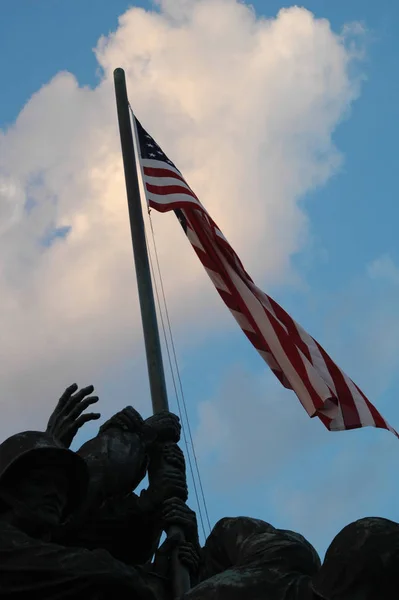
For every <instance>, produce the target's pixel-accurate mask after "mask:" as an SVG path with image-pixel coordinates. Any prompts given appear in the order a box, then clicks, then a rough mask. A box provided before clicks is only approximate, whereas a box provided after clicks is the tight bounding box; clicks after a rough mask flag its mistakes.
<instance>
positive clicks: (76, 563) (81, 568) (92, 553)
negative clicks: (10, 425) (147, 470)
mask: <svg viewBox="0 0 399 600" xmlns="http://www.w3.org/2000/svg"><path fill="white" fill-rule="evenodd" d="M76 389H77V386H71V387H70V388H68V390H66V392H65V393H64V395H63V396H62V398H61V400H60V402H59V404H58V406H57V409H56V411H55V412H54V413H53V415H52V417H51V418H50V421H49V426H48V428H47V431H46V432H45V433H43V432H24V433H20V434H17V435H15V436H12V437H11V438H9V439H8V440H6V441H5V442H3V443H2V444H1V445H0V597H1V598H4V599H7V598H13V599H14V598H28V596H29V598H31V597H32V595H33V596H34V597H37V598H39V597H40V598H43V599H45V598H49V599H50V598H83V597H84V598H93V599H94V598H95V599H97V598H98V599H100V598H101V599H106V598H114V597H119V598H125V597H126V598H127V597H129V598H138V599H141V598H142V599H143V600H147V599H148V600H155V599H159V598H161V597H163V594H164V590H167V589H168V580H167V576H166V571H165V565H164V562H162V560H159V561H158V564H160V565H161V568H162V569H163V570H164V573H163V574H162V573H161V574H159V573H157V571H156V567H157V565H151V566H149V565H146V567H144V566H142V567H139V566H135V567H134V566H131V565H127V564H126V563H124V562H122V561H119V560H117V559H116V558H115V557H114V556H112V554H111V553H110V552H108V551H107V550H106V549H103V548H102V547H101V544H99V543H98V542H97V543H96V544H95V546H96V548H95V549H94V548H93V549H91V550H89V549H86V548H84V547H83V544H80V547H79V545H76V546H71V547H69V546H68V545H67V544H66V543H65V542H63V541H62V538H63V536H64V535H65V537H66V538H68V536H69V537H71V536H72V537H74V535H76V532H77V530H76V524H75V525H74V524H73V523H74V520H75V519H76V518H77V519H78V522H79V523H80V525H83V526H84V524H85V523H84V521H83V522H82V521H81V520H80V519H82V515H85V514H87V512H86V511H87V506H88V504H87V503H88V501H89V507H91V508H93V509H95V508H97V510H98V511H99V512H98V515H99V522H101V518H103V513H102V510H101V508H102V506H103V505H104V499H103V498H102V499H101V501H100V502H98V497H99V494H100V492H99V488H101V493H103V492H104V483H106V477H105V478H101V477H100V478H99V479H100V480H101V481H100V483H101V485H99V484H98V480H97V478H96V477H97V476H98V472H96V469H92V473H90V466H91V467H93V464H94V465H95V466H98V465H97V464H96V462H95V460H94V458H95V457H97V458H98V457H99V455H96V454H95V453H94V455H93V454H92V453H89V454H90V456H89V461H88V464H86V462H85V460H84V458H82V457H81V456H79V455H78V454H75V453H74V452H72V451H71V450H69V449H67V448H66V447H65V446H67V445H69V444H70V443H71V441H72V439H73V436H74V435H75V433H76V432H77V430H78V429H79V427H80V426H82V425H83V424H84V423H85V422H87V421H89V420H91V419H93V418H97V415H96V414H94V415H90V414H88V415H83V414H82V413H83V411H84V410H85V408H87V406H89V405H90V404H92V403H94V402H96V401H97V398H95V397H94V398H90V397H89V398H87V395H88V394H89V393H91V392H92V391H93V388H92V387H91V386H90V387H89V388H85V389H84V390H81V391H80V392H78V393H77V394H75V395H73V392H74V391H76ZM160 420H161V418H159V419H158V420H157V421H156V422H155V425H154V422H153V425H154V426H153V433H152V434H151V435H150V432H151V429H150V431H148V432H147V434H148V436H149V438H154V437H156V435H155V434H156V433H157V432H158V433H159V432H161V431H165V429H166V426H165V420H164V423H163V425H162V426H160V424H159V423H160ZM119 421H120V416H118V418H117V419H116V422H119ZM169 421H173V422H174V423H176V422H177V419H176V417H173V419H169ZM111 424H112V425H113V426H114V425H115V420H114V422H111ZM147 427H149V428H151V422H150V425H148V424H147ZM111 429H116V430H118V428H116V427H105V428H103V430H102V432H100V434H101V436H102V437H103V436H104V435H105V433H106V432H107V431H108V432H110V431H111ZM119 431H120V429H119ZM119 437H120V435H119ZM147 442H148V440H147V441H146V443H147ZM115 444H116V440H115V439H114V442H113V443H111V444H110V445H111V447H113V445H115ZM112 449H115V448H114V447H113V448H112ZM100 454H101V453H100ZM110 455H111V457H112V452H110ZM118 455H119V456H122V458H123V456H124V451H122V452H119V454H118ZM90 458H91V459H92V461H94V463H93V462H92V463H91V464H90ZM113 459H114V460H115V461H116V462H118V461H117V459H116V455H115V456H113ZM141 468H143V467H142V466H141ZM175 475H176V473H175ZM171 479H173V477H171V473H169V487H168V490H167V491H168V492H169V493H172V492H173V493H176V492H179V490H180V489H181V487H182V486H183V487H184V488H185V480H184V479H183V477H182V476H181V477H180V479H179V480H178V481H177V479H178V478H177V477H175V480H176V481H177V483H176V485H175V486H173V485H171V484H170V480H171ZM161 480H162V478H161ZM150 488H151V486H150ZM150 488H149V490H147V494H144V495H143V497H144V498H145V501H143V505H144V506H145V508H148V507H150V508H153V506H152V505H151V502H150V500H151V499H152V496H154V497H155V496H156V495H157V494H156V493H155V492H154V493H152V494H151V493H150ZM155 488H156V491H158V483H157V484H156V486H155ZM111 491H112V492H115V491H119V492H120V491H121V490H115V489H113V490H111ZM93 499H94V500H95V501H94V500H93ZM106 500H108V498H105V504H106ZM150 505H151V506H150ZM127 512H129V511H127ZM170 512H171V511H170V510H169V515H168V510H167V508H164V513H165V514H164V516H163V517H162V516H161V520H162V518H163V521H162V522H163V523H166V522H167V521H168V518H169V519H170ZM105 513H106V515H107V510H105ZM172 513H173V511H172ZM119 514H120V513H119ZM107 516H108V515H107ZM172 520H173V519H172ZM75 523H76V522H75ZM83 528H84V527H83ZM89 529H90V528H89ZM63 530H64V533H63ZM119 533H120V531H118V533H117V535H119ZM104 539H105V543H104V546H106V545H107V543H108V542H109V539H108V538H107V536H105V538H104ZM112 542H113V545H114V548H115V547H117V543H116V542H117V540H116V539H115V538H114V539H113V540H112ZM131 543H133V545H134V536H133V538H132V539H131ZM182 554H183V555H184V549H183V552H182ZM186 554H188V556H189V555H190V552H188V553H187V552H186ZM188 562H190V561H189V559H188Z"/></svg>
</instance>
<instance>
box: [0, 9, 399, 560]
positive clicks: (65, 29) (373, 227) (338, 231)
mask: <svg viewBox="0 0 399 600" xmlns="http://www.w3.org/2000/svg"><path fill="white" fill-rule="evenodd" d="M252 4H253V6H254V8H255V10H256V13H257V15H258V16H261V15H264V16H265V17H275V16H276V14H277V12H278V11H279V10H280V9H281V8H282V7H285V6H289V4H282V3H281V2H276V1H272V0H270V1H268V2H262V1H255V2H253V3H252ZM131 5H134V6H142V7H144V8H146V9H151V10H152V9H153V8H154V7H153V5H152V4H150V3H147V2H138V1H135V2H133V3H132V2H125V1H122V0H114V1H113V2H112V3H111V2H108V1H107V0H85V1H84V2H82V1H81V0H69V2H62V1H61V0H38V1H36V2H32V1H29V0H19V1H18V2H15V1H11V0H3V1H2V6H1V8H2V19H1V21H0V75H1V79H2V93H1V99H0V127H1V128H2V129H4V130H7V128H8V127H10V126H12V124H13V123H14V121H15V120H16V118H17V117H18V114H19V113H20V111H21V109H22V108H23V107H24V106H25V104H26V103H27V102H28V101H29V99H30V98H31V96H32V95H33V94H35V93H36V92H37V91H38V90H39V89H40V88H41V86H43V85H44V84H47V83H48V82H49V80H51V79H52V78H53V77H54V76H55V75H56V74H57V73H59V72H60V71H69V72H70V73H72V74H73V75H74V76H75V77H76V78H77V81H78V83H79V85H80V86H89V87H90V88H95V87H96V86H97V85H98V84H99V82H100V80H101V73H100V71H99V66H98V62H97V60H96V57H95V55H94V53H93V52H92V49H93V48H94V47H95V46H96V45H97V42H98V40H99V38H100V37H101V36H102V35H108V34H109V32H111V31H114V30H116V28H117V27H118V17H119V16H120V15H121V14H122V13H124V12H125V11H126V10H127V9H128V8H129V7H130V6H131ZM303 6H304V7H305V8H307V9H309V10H310V11H312V12H313V13H314V15H315V16H316V17H317V18H324V19H328V20H329V21H330V23H331V27H332V29H333V30H334V31H335V32H339V31H340V30H341V29H342V27H343V26H344V25H345V24H347V23H351V22H354V21H355V22H359V23H362V24H363V26H364V28H365V30H366V31H365V33H364V34H363V38H362V47H363V48H364V56H363V59H362V60H361V61H359V62H358V63H356V64H355V66H354V67H353V68H354V69H355V71H356V72H359V73H361V75H362V77H364V82H363V84H362V86H361V93H360V96H359V98H358V99H357V100H356V101H355V102H354V103H353V105H352V106H351V108H350V110H349V111H348V112H347V114H346V115H345V116H344V118H342V119H341V122H340V123H339V125H338V126H337V128H336V129H335V131H334V133H333V141H334V144H335V145H336V146H337V148H338V149H339V151H340V152H341V153H342V154H343V163H342V165H341V167H340V168H339V169H338V170H337V172H335V173H334V174H333V176H332V177H331V178H329V180H328V181H327V182H326V184H325V185H322V186H320V187H317V188H316V189H312V190H309V191H308V192H307V193H306V194H305V195H304V196H303V197H301V198H300V199H299V204H300V206H301V207H302V210H303V211H304V213H305V214H306V216H307V218H308V221H309V236H308V239H307V241H306V243H305V244H303V245H302V246H301V248H300V250H299V251H297V252H294V253H293V255H292V256H291V259H292V264H293V265H294V267H295V270H296V272H297V274H298V276H299V277H300V279H301V281H302V285H300V286H297V285H292V284H291V283H290V282H284V283H281V284H278V283H276V284H273V285H272V286H271V289H270V288H268V289H267V290H266V291H267V292H269V293H270V292H271V293H272V294H273V295H274V297H275V298H276V299H277V300H278V301H279V302H280V303H281V304H282V305H283V306H284V307H285V308H286V309H287V310H288V311H290V312H291V314H292V315H293V316H294V317H295V318H296V320H298V321H299V322H300V323H301V324H302V325H303V326H304V327H306V329H308V331H310V332H311V333H312V334H313V335H314V336H315V337H316V338H317V339H318V340H319V341H320V342H321V343H322V344H323V345H324V346H325V347H326V349H327V350H329V351H330V352H331V354H332V355H333V357H335V358H336V359H337V362H339V364H340V365H341V366H342V367H344V368H345V370H346V371H347V372H348V373H349V375H350V376H351V377H353V379H354V380H355V381H356V382H357V383H358V384H359V385H360V386H361V387H363V388H364V390H365V391H366V392H367V393H368V394H369V395H370V399H371V400H372V401H373V402H374V403H375V404H376V405H377V407H378V408H379V409H380V410H381V412H382V413H383V415H384V416H385V417H386V418H387V419H388V420H389V421H390V422H391V424H392V425H393V426H396V427H399V409H398V407H397V394H398V391H399V378H398V376H397V368H398V367H399V359H398V351H399V343H398V341H397V336H396V332H398V333H399V326H398V325H399V313H398V309H397V306H398V303H397V300H398V299H399V293H398V280H399V277H398V276H399V271H397V268H396V265H397V264H399V244H398V241H397V220H398V216H399V215H398V210H399V209H398V203H397V201H396V194H397V189H398V185H397V177H396V174H397V166H396V161H397V158H396V155H397V152H396V146H397V143H396V142H397V139H398V127H399V125H398V123H399V118H398V117H399V115H398V112H399V104H398V102H397V93H398V85H399V75H398V74H397V68H396V64H397V57H398V51H399V41H398V39H397V36H396V35H395V32H396V23H397V21H398V19H399V5H398V4H397V3H395V2H393V1H388V0H382V1H380V2H378V3H375V2H371V1H364V0H352V1H351V2H350V3H349V2H344V1H343V0H337V1H335V2H331V1H330V2H328V1H327V0H326V1H321V0H314V1H311V0H308V1H305V2H304V3H303ZM114 66H115V67H116V66H119V65H116V64H115V65H114ZM49 110H50V111H51V105H50V108H49ZM154 118H155V117H154ZM155 126H156V125H155ZM243 127H245V124H243ZM148 128H149V129H151V124H148ZM62 135H63V133H62V127H60V136H62ZM3 148H4V151H5V152H7V143H5V144H4V146H3ZM164 150H165V151H166V152H167V153H168V148H164ZM220 226H221V227H222V229H223V222H220ZM63 227H69V226H68V225H65V223H63V224H61V225H60V229H57V230H56V231H58V232H60V231H67V230H68V229H63ZM68 231H69V230H68ZM178 233H180V232H178V231H177V232H176V235H177V234H178ZM21 235H22V234H21ZM54 235H56V234H54V233H51V232H50V233H48V232H47V235H46V236H44V238H43V236H42V239H45V240H46V242H47V244H48V245H50V241H51V240H53V238H54ZM58 237H59V236H58ZM370 265H374V270H373V268H372V267H370ZM375 265H377V267H375ZM132 269H133V263H132ZM258 272H259V269H258ZM370 273H371V275H370ZM373 273H374V275H373ZM260 283H261V282H260ZM211 292H213V290H211V291H210V293H209V294H207V295H205V300H206V301H208V299H209V298H213V296H212V293H211ZM214 300H215V306H216V304H217V302H219V300H218V299H217V298H216V295H215V296H214ZM209 310H213V305H212V309H211V308H209ZM227 319H228V317H226V323H227V322H228V323H229V325H228V327H227V330H226V329H225V328H223V329H222V330H220V331H218V330H217V329H216V331H215V332H213V333H210V332H209V333H204V334H203V335H198V336H197V337H195V336H194V341H193V343H192V344H191V346H190V347H189V348H188V349H187V350H184V352H183V357H182V375H183V381H184V385H185V389H186V399H187V402H188V404H189V412H190V416H191V418H192V426H193V430H194V431H196V430H197V428H198V429H199V432H200V433H201V431H202V432H203V428H204V426H205V425H204V423H205V422H206V421H204V420H203V421H201V418H202V417H201V415H203V414H204V412H203V411H204V410H205V411H207V410H210V411H211V412H212V408H209V407H212V403H213V402H214V401H215V403H216V404H217V406H218V411H219V412H218V414H220V413H221V414H222V415H223V410H224V411H226V415H227V413H228V412H229V411H232V412H235V413H237V419H238V420H239V421H241V422H240V423H239V425H240V426H239V427H238V426H237V422H235V425H234V426H233V425H232V424H231V423H230V422H229V432H228V436H229V439H228V442H226V444H228V445H229V453H228V454H223V449H222V450H221V449H220V447H216V448H215V449H214V451H213V450H210V449H209V448H208V449H207V450H206V451H203V448H202V446H201V444H202V445H203V441H202V442H201V441H199V445H200V449H199V456H200V466H201V470H202V475H203V479H204V486H205V492H206V497H207V503H208V508H209V512H210V516H211V521H212V522H214V521H215V520H216V519H217V518H220V517H221V516H224V515H225V514H250V515H253V516H257V517H260V518H263V519H265V520H267V521H270V522H272V523H274V524H276V525H280V526H284V527H289V528H293V529H297V530H298V531H301V533H303V534H305V535H307V536H308V537H309V539H310V540H311V541H312V542H314V543H315V545H316V547H317V548H318V549H319V550H320V552H323V551H324V550H325V548H326V546H327V545H328V543H329V541H330V540H331V538H332V536H333V535H334V534H335V533H336V532H337V531H338V530H339V528H340V527H342V526H344V525H345V524H346V523H347V522H349V521H350V520H353V519H355V518H357V517H360V516H365V515H366V514H370V513H374V514H379V515H381V516H386V517H389V518H392V519H394V520H397V519H398V514H397V513H398V511H397V508H396V502H395V495H396V494H397V493H398V491H399V490H398V486H397V484H396V483H395V480H396V477H395V470H394V469H395V466H396V461H395V451H398V447H397V441H396V440H395V439H394V438H393V436H390V434H388V433H386V432H381V431H376V430H367V431H359V432H347V433H335V434H333V433H328V432H327V431H325V430H324V429H323V428H322V427H321V425H320V424H319V423H318V422H316V421H309V420H308V419H307V417H306V415H305V414H304V413H303V411H302V409H301V407H300V406H299V403H298V402H297V400H296V399H295V397H294V396H293V395H291V394H289V393H285V392H282V391H281V390H280V388H279V386H278V384H277V383H276V382H275V381H274V379H273V378H272V376H271V375H270V374H268V373H267V372H266V369H265V367H264V364H263V363H262V361H261V360H260V359H259V358H258V356H257V355H256V352H255V351H254V350H253V349H252V348H251V347H250V346H249V345H248V343H247V341H246V339H245V338H244V336H242V335H241V333H240V331H239V330H237V328H236V326H235V324H234V322H233V321H232V320H231V321H228V320H227ZM370 324H371V325H370ZM369 326H371V327H372V329H373V332H375V336H370V335H369ZM60 327H61V331H62V324H61V325H60ZM83 327H84V325H83ZM61 334H62V335H65V332H62V333H61V332H60V335H61ZM188 335H190V334H188ZM177 338H178V341H181V340H182V339H183V340H184V332H183V333H181V332H179V333H178V336H177ZM376 340H378V343H377V342H376ZM183 346H184V344H183ZM131 365H132V360H131V356H130V355H129V351H128V350H127V351H126V355H125V356H124V358H121V359H120V360H119V361H117V362H116V363H115V364H113V365H112V367H110V368H109V369H105V370H104V369H102V371H101V373H98V375H97V377H98V381H99V386H100V388H101V391H102V398H105V400H104V403H106V402H107V400H106V398H107V397H111V396H117V397H118V398H121V399H120V400H118V401H117V404H118V406H117V408H120V407H121V406H122V405H123V404H127V403H130V402H131V400H129V399H128V397H129V395H130V389H131V388H132V387H133V388H134V389H135V393H136V391H137V389H139V390H140V391H141V392H142V394H144V395H145V394H147V393H148V388H147V385H146V382H145V381H144V376H143V375H141V376H140V370H141V369H142V367H143V364H142V361H141V359H140V358H138V359H137V362H136V363H135V364H134V368H131ZM92 372H93V374H94V373H95V369H94V370H93V369H91V370H90V373H92ZM141 372H142V371H141ZM137 378H139V379H140V381H139V382H138V381H137ZM96 381H97V380H96ZM96 381H94V383H96ZM65 383H68V382H65ZM83 383H84V382H82V384H83ZM264 395H266V396H267V399H266V400H267V401H265V403H263V404H262V401H263V396H264ZM280 395H281V398H282V399H281V403H279V404H273V403H272V404H271V405H270V404H269V403H270V398H271V397H274V396H275V397H276V398H280ZM172 396H173V394H172ZM235 396H237V397H236V398H235ZM233 397H234V400H233V401H232V402H231V403H230V402H229V399H233ZM125 400H126V401H125ZM251 402H252V403H253V404H252V405H251V408H250V410H249V412H248V406H249V405H250V404H251ZM203 403H204V404H203ZM146 406H147V407H148V410H149V402H148V403H147V405H146ZM201 406H202V408H201ZM281 406H282V407H283V409H281V408H279V407H281ZM112 408H113V406H110V404H109V403H108V404H106V408H105V410H104V413H105V414H108V413H109V412H112ZM258 409H259V411H260V412H259V419H257V416H256V415H257V414H258V413H257V412H256V411H257V410H258ZM281 410H282V413H281V414H280V412H281ZM201 411H202V412H201ZM269 411H270V412H269ZM279 411H280V412H279ZM240 415H241V416H240ZM247 415H248V419H246V416H247ZM269 418H270V421H269ZM254 420H255V421H256V420H258V421H259V422H256V423H255V422H254ZM262 420H263V425H262ZM271 424H272V425H271ZM272 426H273V430H272V429H271V428H272ZM279 428H280V429H279ZM291 428H292V429H291ZM222 430H223V427H221V430H220V431H219V430H216V431H217V433H215V434H214V435H216V436H219V433H220V432H222ZM252 430H254V431H255V432H256V433H254V434H253V437H254V438H256V443H255V442H253V443H251V444H250V445H249V448H250V451H248V452H247V453H245V452H244V453H243V456H242V457H241V458H239V457H238V454H236V452H235V450H234V447H233V446H234V444H235V446H236V447H237V448H239V447H240V445H242V444H243V445H246V444H247V440H248V435H250V434H249V433H248V432H250V431H252ZM88 431H90V428H89V430H88ZM262 431H264V435H265V439H262ZM279 432H281V433H279ZM200 433H198V435H200ZM271 434H273V435H274V436H275V438H273V437H272V436H271ZM223 435H226V434H225V433H224V434H223ZM223 435H222V433H220V439H221V443H223V439H224V438H223ZM232 435H234V436H236V437H235V439H234V443H233V442H232V439H231V436H232ZM266 438H267V439H266ZM273 440H278V441H275V442H274V441H273ZM211 445H212V444H211ZM283 448H285V450H284V456H280V454H281V453H282V449H283ZM251 452H253V455H252V456H251ZM275 453H276V455H275ZM255 455H256V456H255ZM215 456H216V458H215ZM218 457H219V458H218ZM271 457H273V458H271ZM214 460H216V462H218V461H219V462H218V466H219V468H220V469H222V470H223V471H224V472H225V473H227V474H228V477H227V475H226V477H225V478H223V477H221V478H218V474H217V472H214V471H213V470H212V468H211V467H212V461H214ZM250 465H252V466H250ZM234 466H236V472H235V473H234ZM252 469H253V470H254V473H252ZM246 471H248V473H246ZM251 473H252V474H251ZM326 515H327V519H326Z"/></svg>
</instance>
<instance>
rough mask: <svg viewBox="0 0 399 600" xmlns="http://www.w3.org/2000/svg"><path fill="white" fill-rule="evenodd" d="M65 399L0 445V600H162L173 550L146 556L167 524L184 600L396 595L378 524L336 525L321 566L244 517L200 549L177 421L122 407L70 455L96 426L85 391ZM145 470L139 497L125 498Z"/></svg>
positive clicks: (391, 547) (393, 546) (289, 536)
mask: <svg viewBox="0 0 399 600" xmlns="http://www.w3.org/2000/svg"><path fill="white" fill-rule="evenodd" d="M75 392H77V386H76V385H74V386H71V387H70V388H68V389H67V390H66V391H65V393H64V394H63V396H62V397H61V399H60V401H59V403H58V405H57V407H56V409H55V411H54V412H53V414H52V416H51V417H50V420H49V423H48V427H47V431H46V432H45V433H42V432H24V433H21V434H17V435H16V436H12V437H11V438H9V439H8V440H6V441H5V442H3V444H1V445H0V597H1V598H5V599H7V598H10V599H11V598H12V599H19V598H21V599H22V598H27V597H28V596H29V598H31V597H32V594H33V596H34V597H40V598H44V599H46V598H48V599H52V598H55V599H58V598H60V599H61V598H83V596H84V597H85V598H88V599H93V600H94V599H99V600H100V599H104V600H105V599H107V598H114V597H119V598H122V599H123V598H125V597H126V598H127V597H129V598H137V599H138V600H139V599H143V600H147V599H148V600H150V599H151V600H169V599H171V591H170V576H171V573H170V568H169V563H170V561H169V557H170V552H171V550H172V548H173V546H174V541H173V540H168V541H167V542H166V543H165V544H164V545H163V546H161V548H160V549H158V550H156V548H157V546H158V543H159V539H160V534H161V532H162V531H163V530H164V529H165V528H166V527H167V526H168V525H171V524H179V525H181V526H182V527H183V529H184V531H185V534H186V539H187V543H186V544H185V545H183V546H182V547H181V548H180V550H179V552H180V557H181V560H182V561H183V562H184V563H185V564H186V566H187V567H188V568H189V570H190V572H191V574H192V584H193V588H192V589H191V590H190V591H189V592H188V593H187V594H185V596H184V600H208V599H209V600H211V599H212V600H258V599H259V600H261V599H262V600H314V599H316V598H325V599H331V600H349V598H350V599H351V600H377V599H378V600H385V599H388V598H394V597H396V595H395V593H394V594H393V595H392V590H393V589H395V586H396V590H397V589H398V587H397V585H398V582H397V572H398V569H397V564H398V548H399V533H398V530H399V526H398V525H397V524H396V523H392V522H390V521H386V520H384V519H368V520H367V519H366V520H362V521H359V522H357V523H355V524H352V525H350V526H348V528H345V529H344V530H343V532H341V533H340V534H339V535H338V536H337V537H336V539H335V540H334V541H333V543H332V544H331V547H330V549H329V551H328V552H327V555H326V560H325V562H324V565H323V566H322V568H321V569H320V560H319V557H318V555H317V553H316V551H315V550H314V548H313V547H312V546H311V545H310V544H309V543H308V542H307V541H306V540H305V539H304V538H303V537H302V536H300V535H299V534H297V533H294V532H291V531H285V530H279V529H275V528H274V527H272V526H271V525H269V524H268V523H266V522H264V521H261V520H257V519H251V518H247V517H237V518H225V519H222V520H221V521H219V522H218V523H217V524H216V526H215V527H214V529H213V531H212V533H211V534H210V536H209V538H208V539H207V541H206V543H205V546H204V548H202V549H200V547H199V543H198V533H197V526H196V518H195V514H194V513H193V511H191V510H190V509H189V508H188V507H187V506H186V504H185V500H186V498H187V487H186V479H185V463H184V457H183V455H182V453H181V451H180V450H179V449H178V446H177V441H178V440H179V436H180V425H179V422H178V419H177V417H176V416H174V415H171V414H170V413H164V414H160V415H157V416H156V417H151V418H150V419H147V420H145V421H144V420H143V419H142V417H141V416H140V415H139V413H137V411H135V410H134V409H132V408H131V407H128V408H126V409H124V410H123V411H121V412H119V413H117V414H116V415H114V417H112V418H111V419H109V420H108V421H107V422H106V423H105V424H104V425H103V426H102V427H101V428H100V430H99V433H98V435H97V436H96V437H95V438H93V439H92V440H89V441H88V442H86V444H84V445H83V446H82V448H80V450H79V451H78V453H74V452H72V451H70V450H69V449H68V447H69V446H70V444H71V442H72V439H73V437H74V435H75V434H76V432H77V431H78V429H79V428H80V427H81V426H82V425H83V424H84V423H86V422H88V421H90V420H92V419H96V418H98V417H99V415H98V413H89V414H84V411H85V410H86V409H87V408H88V407H89V406H90V405H91V404H94V403H95V402H97V400H98V398H97V397H95V396H90V394H91V393H92V392H93V388H92V386H90V387H88V388H84V389H83V390H80V391H79V392H77V393H75ZM147 472H148V473H149V480H150V483H149V486H148V489H146V490H144V491H143V492H142V493H141V494H140V495H136V494H134V489H135V488H136V486H137V485H138V484H139V483H140V482H141V481H142V479H143V478H144V476H145V474H146V473H147ZM373 549H374V550H373ZM373 551H374V554H373ZM154 555H155V560H154V561H153V562H151V559H152V558H153V557H154ZM393 586H394V587H393Z"/></svg>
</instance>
